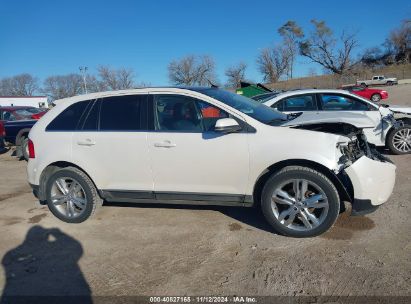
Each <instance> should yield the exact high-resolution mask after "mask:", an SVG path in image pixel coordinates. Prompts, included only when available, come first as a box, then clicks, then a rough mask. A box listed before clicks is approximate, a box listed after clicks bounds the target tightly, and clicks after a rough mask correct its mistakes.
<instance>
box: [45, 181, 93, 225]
mask: <svg viewBox="0 0 411 304" xmlns="http://www.w3.org/2000/svg"><path fill="white" fill-rule="evenodd" d="M51 202H52V204H53V205H54V206H55V208H56V210H57V211H58V212H59V213H60V214H61V215H63V216H65V217H67V218H76V217H79V216H80V215H81V214H82V213H83V212H84V211H85V210H86V204H87V197H86V192H85V191H84V189H83V187H82V186H81V185H80V183H79V182H78V181H77V180H75V179H74V178H71V177H60V178H58V179H56V180H55V181H54V183H53V185H52V187H51Z"/></svg>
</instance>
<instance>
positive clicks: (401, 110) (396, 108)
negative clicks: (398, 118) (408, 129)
mask: <svg viewBox="0 0 411 304" xmlns="http://www.w3.org/2000/svg"><path fill="white" fill-rule="evenodd" d="M385 106H388V107H387V108H388V109H390V110H391V111H393V112H394V113H403V114H410V115H411V107H407V106H397V105H387V104H385ZM387 108H386V109H387Z"/></svg>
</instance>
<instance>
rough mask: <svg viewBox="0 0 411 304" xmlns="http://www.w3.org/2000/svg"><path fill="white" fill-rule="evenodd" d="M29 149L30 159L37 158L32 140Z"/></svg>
mask: <svg viewBox="0 0 411 304" xmlns="http://www.w3.org/2000/svg"><path fill="white" fill-rule="evenodd" d="M28 147H29V158H35V157H36V153H35V152H34V143H33V142H32V141H31V139H29V143H28Z"/></svg>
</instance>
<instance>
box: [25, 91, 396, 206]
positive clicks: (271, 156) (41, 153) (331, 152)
mask: <svg viewBox="0 0 411 304" xmlns="http://www.w3.org/2000/svg"><path fill="white" fill-rule="evenodd" d="M113 94H116V95H115V96H121V95H135V94H178V95H184V96H189V97H193V98H196V99H199V100H202V101H205V102H208V103H210V104H212V105H215V106H217V107H219V108H221V109H223V110H224V111H226V112H228V113H230V114H231V115H233V116H234V117H236V118H238V119H240V120H242V121H244V122H245V123H247V124H248V125H250V126H251V127H252V128H253V129H255V130H256V131H255V132H247V133H246V134H243V133H233V134H227V135H222V136H231V137H235V136H245V137H246V141H247V149H248V150H247V151H244V153H246V154H247V158H248V164H247V163H246V164H239V165H240V166H246V167H247V168H246V170H245V172H248V174H247V175H248V177H247V178H246V183H244V186H243V187H241V190H240V192H241V193H224V195H231V194H234V195H238V194H241V195H244V196H245V197H251V198H252V197H254V199H256V197H255V196H256V188H258V186H259V182H260V181H261V180H263V179H264V176H265V175H266V174H267V173H269V172H271V170H275V169H278V168H279V167H284V166H287V165H298V164H300V165H301V164H305V165H306V166H308V167H315V168H316V169H318V170H320V171H321V172H324V173H326V174H328V175H329V176H330V178H332V179H334V180H335V181H336V182H337V183H338V181H339V183H340V184H341V185H342V181H341V180H339V179H338V177H337V174H338V173H339V172H342V171H343V168H342V166H343V165H342V164H341V163H339V159H340V157H341V156H342V153H341V152H340V150H339V149H338V148H337V145H338V143H339V142H341V141H345V140H346V138H344V137H342V136H339V135H335V134H330V133H325V132H314V131H308V130H302V129H293V128H288V127H274V126H269V125H265V124H263V123H261V122H259V121H257V120H255V119H253V118H251V117H249V116H247V115H244V114H243V113H241V112H240V111H238V110H236V109H234V108H231V107H229V106H227V105H226V104H224V103H223V102H221V101H219V100H216V99H214V98H211V97H209V96H206V95H204V94H201V93H198V92H195V91H192V90H186V89H173V88H161V89H139V90H125V91H120V92H115V93H113V92H104V93H97V94H89V95H87V96H78V97H73V98H68V99H66V100H60V101H59V102H56V107H55V108H53V109H52V110H50V111H49V112H48V113H46V114H45V116H44V117H43V118H42V119H41V120H40V121H39V122H38V123H37V124H36V125H35V126H34V127H33V128H32V130H31V131H30V134H29V138H30V139H32V140H33V141H34V145H35V150H36V159H35V161H33V160H29V163H28V168H27V170H28V181H29V183H30V184H32V185H34V186H37V187H38V186H39V185H40V184H41V179H42V178H43V177H44V174H46V173H47V170H46V169H47V168H50V166H53V165H59V164H63V165H67V166H75V167H78V168H80V169H81V170H83V171H84V172H85V173H87V174H89V176H90V178H91V179H92V181H93V182H94V184H95V185H96V187H97V189H99V190H100V191H104V190H106V189H107V188H106V187H107V185H108V179H110V178H111V176H110V175H93V174H90V172H95V170H94V168H92V167H91V166H95V165H96V164H95V163H93V162H88V161H87V160H83V161H82V160H81V159H82V158H81V157H78V156H77V155H74V154H73V136H75V133H76V132H46V131H45V129H46V127H47V125H48V124H49V123H50V122H51V121H52V120H53V119H54V118H55V117H56V116H57V115H58V114H60V113H61V112H62V111H63V110H64V109H65V108H67V107H68V106H70V105H71V104H73V103H75V102H78V101H80V100H91V99H98V98H104V97H108V96H113ZM85 98H87V99H85ZM148 132H151V131H148ZM106 135H107V137H106V140H108V141H110V135H109V134H106ZM141 138H142V139H143V140H144V141H145V143H144V144H145V145H147V149H150V148H149V143H148V141H147V135H144V132H143V134H142V135H141ZM53 141H55V142H56V143H58V145H50V144H49V145H46V142H53ZM226 149H227V150H226V153H225V154H223V155H221V157H222V158H224V157H230V153H236V151H235V149H236V147H229V146H227V148H226ZM124 153H129V151H126V152H124ZM207 156H208V155H207V151H202V152H199V155H198V159H199V161H198V162H197V163H196V164H193V169H192V170H196V172H201V171H202V169H206V166H208V165H209V164H208V163H207V162H202V161H201V159H206V158H207ZM112 157H113V160H115V161H116V162H126V160H123V158H122V156H121V155H113V156H112ZM363 157H365V156H363ZM371 162H372V163H373V164H374V165H375V170H376V171H378V170H379V172H382V171H384V172H383V173H384V174H385V175H386V176H388V178H389V179H390V181H389V182H388V183H387V184H385V185H381V183H380V182H378V183H375V185H378V186H382V187H383V188H384V194H382V195H381V197H377V198H375V197H370V199H372V201H371V203H372V205H379V204H381V203H383V202H385V201H386V200H387V199H388V196H389V194H391V192H392V187H393V185H394V181H395V166H394V165H393V164H391V163H389V162H387V163H378V164H377V163H376V162H375V161H371ZM98 165H99V166H104V164H98ZM122 165H123V166H127V163H123V164H122ZM240 173H241V174H242V173H243V172H242V171H238V172H236V171H235V170H234V171H232V172H230V174H231V175H238V174H240ZM176 174H178V173H176ZM348 175H349V177H348V179H349V180H350V179H351V181H349V182H348V183H351V184H352V186H353V192H354V193H351V194H353V196H354V198H356V197H355V193H356V192H357V191H359V192H358V193H361V197H362V198H364V199H365V197H367V196H370V193H371V192H372V191H374V190H376V189H375V187H374V186H372V185H374V180H376V179H377V178H378V181H379V179H380V177H378V176H370V175H368V173H367V170H366V169H364V167H363V166H361V167H360V168H358V169H356V168H352V173H350V174H348ZM223 176H224V175H220V174H218V171H216V172H215V175H214V176H213V177H212V178H214V179H215V181H214V182H215V183H222V184H224V182H225V180H224V179H223ZM364 176H365V177H366V179H367V184H364V182H363V181H362V178H363V177H364ZM209 178H211V177H209ZM370 185H371V187H370ZM364 187H368V189H366V188H364ZM111 190H112V189H111ZM114 190H127V191H135V190H139V191H153V190H154V181H153V180H152V182H151V183H148V185H147V189H114ZM160 190H162V189H160ZM164 190H166V191H170V190H173V189H170V188H169V189H164ZM213 190H214V189H205V191H204V192H205V193H214V192H215V191H213ZM341 190H342V191H345V193H340V195H341V196H342V197H344V199H345V200H349V199H350V198H349V197H347V195H345V194H347V193H348V192H349V190H347V189H341ZM378 190H379V191H377V192H378V193H380V192H381V191H380V189H378ZM387 194H388V195H387ZM344 195H345V196H344Z"/></svg>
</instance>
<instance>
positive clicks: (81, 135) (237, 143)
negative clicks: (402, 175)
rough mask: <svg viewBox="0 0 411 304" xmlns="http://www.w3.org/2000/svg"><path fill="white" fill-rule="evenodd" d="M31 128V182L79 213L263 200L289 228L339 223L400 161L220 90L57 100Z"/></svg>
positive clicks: (67, 216)
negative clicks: (294, 124) (290, 122)
mask: <svg viewBox="0 0 411 304" xmlns="http://www.w3.org/2000/svg"><path fill="white" fill-rule="evenodd" d="M56 104H57V105H56V107H54V108H53V109H52V110H50V111H49V112H48V113H47V114H46V115H45V116H44V117H43V118H42V119H41V120H39V122H38V123H37V124H36V125H35V126H34V127H33V128H32V129H31V131H30V134H29V139H30V141H29V156H30V159H29V162H28V167H27V172H28V181H29V183H30V184H31V186H32V188H33V189H34V193H35V195H36V196H37V197H38V198H39V200H40V201H44V202H46V203H47V204H48V207H49V209H50V211H51V212H52V213H53V214H54V215H55V216H56V217H58V218H59V219H61V220H63V221H65V222H68V223H79V222H83V221H85V220H86V219H87V218H89V217H90V215H92V214H93V212H94V211H95V210H96V208H97V207H99V206H100V205H101V204H102V202H103V200H106V201H110V202H135V203H141V202H144V203H147V202H153V203H155V202H161V203H171V204H198V205H206V204H207V205H208V204H209V205H228V206H243V207H250V206H253V204H256V205H260V204H261V208H262V211H263V213H264V215H265V217H266V219H267V221H268V222H269V223H270V224H271V225H272V226H273V227H274V229H275V230H276V231H277V232H278V233H281V234H284V235H288V236H294V237H310V236H315V235H319V234H321V233H323V232H324V231H326V230H328V229H329V228H330V227H331V226H332V225H333V223H334V222H335V220H336V218H337V216H338V214H339V213H340V211H343V210H344V204H343V201H349V202H351V203H352V209H353V213H354V214H364V213H369V212H371V211H373V210H375V209H376V208H377V207H378V206H379V205H380V204H382V203H384V202H386V201H387V200H388V198H389V196H390V195H391V192H392V190H393V187H394V182H395V170H396V167H395V165H393V164H392V163H391V162H390V161H389V160H388V159H387V158H385V157H383V156H381V155H380V154H379V153H377V152H376V151H373V150H372V149H370V148H369V147H368V144H367V142H366V141H364V140H362V138H361V136H360V135H361V132H360V131H359V133H358V134H350V135H349V137H347V136H341V135H335V134H331V133H326V132H314V131H308V130H303V129H298V128H291V127H282V125H283V124H284V123H285V122H286V121H287V116H286V115H284V114H282V113H280V112H278V111H274V110H272V109H270V108H268V107H266V106H264V105H262V104H260V103H258V102H255V101H253V100H251V99H249V98H246V97H243V96H240V95H237V94H234V93H230V92H227V91H223V90H219V89H216V88H186V89H183V88H147V89H135V90H126V91H117V92H104V93H94V94H89V95H81V96H76V97H72V98H67V99H64V100H60V101H58V102H56Z"/></svg>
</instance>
